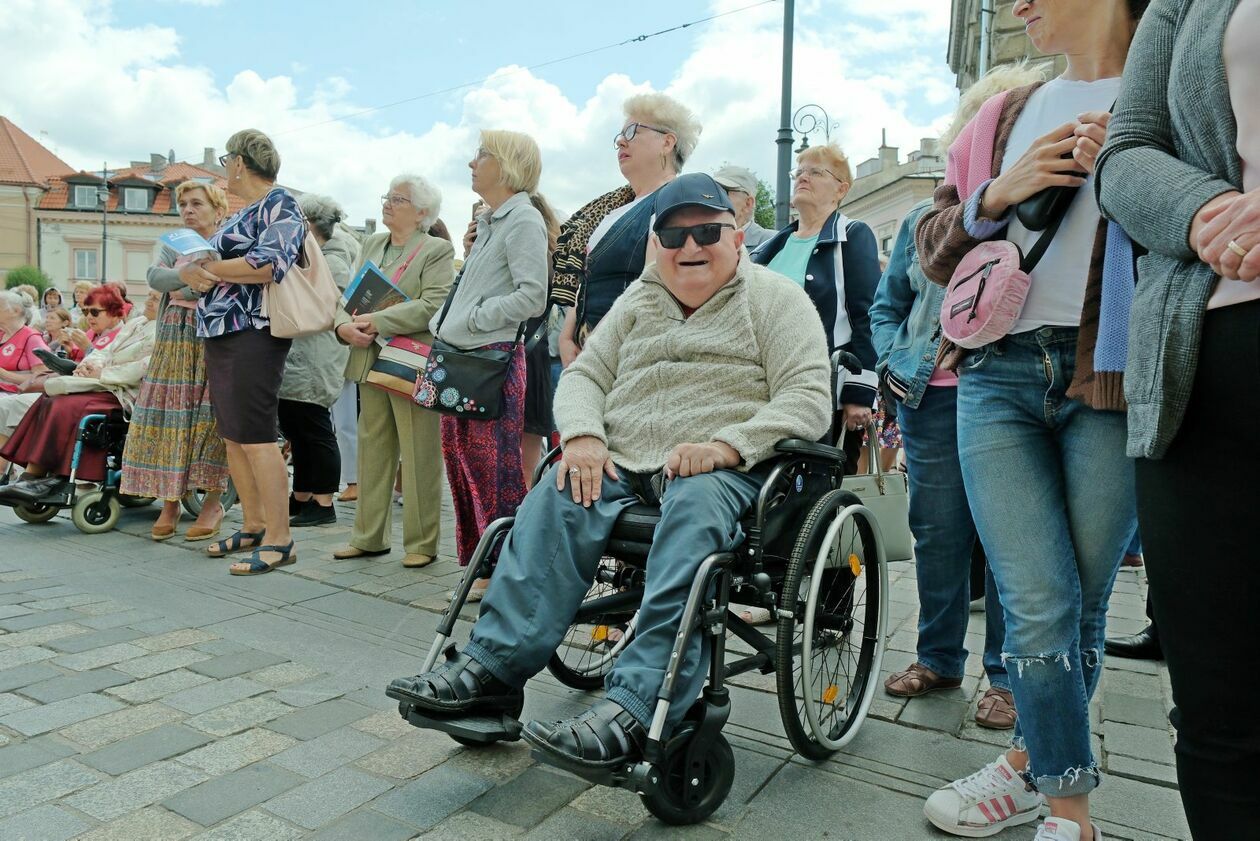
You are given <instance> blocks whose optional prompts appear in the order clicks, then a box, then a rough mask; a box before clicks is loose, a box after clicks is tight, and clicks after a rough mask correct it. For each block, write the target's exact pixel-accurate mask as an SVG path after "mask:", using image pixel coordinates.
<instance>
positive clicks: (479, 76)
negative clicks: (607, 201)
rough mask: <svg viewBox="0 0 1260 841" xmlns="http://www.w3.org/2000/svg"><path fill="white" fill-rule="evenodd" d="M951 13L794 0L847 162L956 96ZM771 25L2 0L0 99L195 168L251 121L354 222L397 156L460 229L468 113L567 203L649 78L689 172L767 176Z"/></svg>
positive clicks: (57, 133)
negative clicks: (535, 151) (662, 98)
mask: <svg viewBox="0 0 1260 841" xmlns="http://www.w3.org/2000/svg"><path fill="white" fill-rule="evenodd" d="M755 4H759V5H755ZM747 7H752V8H747ZM949 7H950V4H949V3H947V2H945V0H899V2H894V3H890V2H887V0H798V2H797V12H796V45H795V51H796V59H795V73H794V85H793V88H794V90H793V101H794V105H796V106H799V105H802V104H805V103H810V102H813V103H818V104H820V105H822V106H823V107H824V108H826V109H827V111H828V112H830V115H831V118H832V120H833V123H834V125H833V128H832V139H834V140H837V141H839V142H840V143H841V145H842V146H843V147H844V148H845V149H846V151H847V152H848V153H849V155H850V157H851V158H852V159H853V161H854V163H855V164H856V163H857V162H859V161H861V160H863V159H865V158H868V157H871V156H873V155H874V154H875V150H876V148H877V147H878V146H879V142H880V132H881V130H882V129H886V130H887V132H888V139H889V143H890V144H892V145H899V146H901V148H902V154H903V156H904V154H905V153H907V152H909V151H910V150H912V149H915V148H917V147H918V142H919V138H920V137H924V136H931V135H934V134H935V133H937V132H938V131H939V130H940V128H941V127H942V124H943V123H944V122H945V121H946V120H947V117H948V114H949V113H950V111H951V110H952V108H953V105H954V103H955V101H956V91H955V90H954V86H953V76H952V74H951V73H950V72H949V68H948V67H947V66H946V64H945V49H946V39H947V35H948V29H949V22H948V18H949ZM723 13H728V14H724V15H723V16H722V17H720V18H718V19H716V20H712V21H709V22H707V23H703V24H697V25H695V26H691V27H687V28H685V29H681V30H679V31H675V32H670V33H667V34H663V35H659V36H656V37H653V38H650V39H648V40H646V41H643V42H634V43H630V44H626V45H622V46H616V47H612V48H610V49H598V50H597V48H602V47H608V46H610V45H613V44H618V43H620V42H623V41H626V40H628V39H631V38H634V37H636V36H638V35H643V34H650V33H654V32H658V31H660V30H664V29H668V28H670V27H674V26H677V25H679V24H682V23H686V22H688V21H695V20H698V19H701V18H705V17H708V16H711V15H715V14H723ZM782 19H783V6H782V3H781V2H778V1H777V0H774V1H772V2H768V3H760V0H534V2H530V3H522V2H520V0H472V2H449V0H361V2H358V3H347V2H337V3H333V2H327V0H304V2H296V0H266V2H263V0H3V3H0V43H3V44H6V45H9V48H8V49H6V61H5V68H4V72H3V73H2V74H0V114H3V115H4V116H6V117H8V118H9V119H11V120H13V121H14V122H15V123H17V124H18V125H19V126H21V127H22V128H23V129H25V130H26V131H27V132H28V133H30V134H31V135H32V136H34V137H36V138H37V139H40V140H41V141H43V142H44V143H45V144H46V145H47V146H49V147H50V148H51V149H53V150H54V151H55V152H56V153H57V154H58V155H60V156H61V157H62V158H63V159H65V160H66V161H67V162H68V163H69V164H70V165H71V166H74V167H76V168H87V169H92V168H99V167H100V165H101V162H102V161H108V162H109V164H110V166H111V167H114V166H123V165H126V164H127V162H128V161H130V160H132V159H136V160H140V159H147V158H148V155H149V153H151V152H159V153H161V154H165V153H166V152H167V150H168V149H174V150H175V154H176V157H177V158H179V159H181V160H191V161H193V162H197V161H199V160H200V159H201V150H202V148H203V147H205V146H214V147H216V148H217V149H218V150H219V151H220V152H221V151H222V147H223V143H224V141H225V140H226V139H227V137H228V136H229V135H230V134H232V132H233V131H235V130H236V129H239V128H244V127H251V126H252V127H255V128H260V129H262V130H263V131H265V132H267V133H268V134H270V135H271V136H272V138H273V139H274V140H275V142H276V145H277V146H278V148H279V149H280V152H281V155H282V157H283V161H284V164H283V169H282V171H281V180H282V181H283V182H285V183H288V184H292V185H293V186H295V187H298V188H300V189H302V190H307V191H314V192H320V193H327V194H329V195H332V196H333V197H335V198H337V199H338V200H339V201H341V202H342V204H343V205H344V206H345V207H346V209H347V210H348V211H349V213H350V219H351V221H354V222H361V221H362V220H363V219H364V218H368V217H378V216H379V202H378V197H379V196H380V194H381V193H382V192H384V190H385V188H386V187H387V185H388V183H389V179H390V178H391V177H392V176H394V175H396V174H398V173H400V172H407V171H413V172H419V173H421V174H423V175H425V176H426V177H428V178H430V179H431V180H433V181H434V182H435V183H436V184H438V186H439V187H440V188H441V189H442V192H443V195H444V203H443V204H444V210H443V216H445V217H446V218H447V219H448V221H450V222H452V223H453V224H452V225H451V227H452V229H458V228H459V227H462V224H461V223H462V221H463V220H465V219H466V218H467V216H468V212H469V208H470V207H471V204H472V202H473V200H474V198H475V197H474V196H473V194H472V192H471V191H470V189H469V186H468V184H469V181H468V169H467V161H468V159H469V157H470V156H471V155H472V153H473V151H474V150H475V148H476V146H477V131H478V129H480V128H511V129H516V130H520V131H526V132H529V133H530V134H532V135H533V136H534V137H535V138H536V139H537V140H538V142H539V145H540V146H541V147H542V151H543V163H544V172H543V182H542V191H543V192H544V193H546V194H547V196H548V197H549V198H550V199H551V200H552V202H553V203H554V204H555V205H556V206H557V207H559V208H561V209H562V210H565V211H571V210H573V209H574V208H576V207H578V206H579V205H581V204H582V203H584V202H585V201H587V200H589V199H590V198H592V197H594V196H595V195H598V194H599V193H601V192H604V191H606V190H608V189H611V188H612V187H614V186H617V185H618V184H619V183H620V176H619V173H618V171H617V166H616V159H615V155H614V153H613V151H612V145H611V140H612V137H613V135H614V134H615V133H616V132H617V130H618V129H619V128H620V126H621V121H622V115H621V102H622V101H623V100H624V99H625V98H626V97H627V96H628V95H630V94H632V93H636V92H639V91H645V90H662V91H665V92H666V93H669V94H670V95H672V96H675V97H677V98H678V99H680V100H681V101H682V102H684V103H685V104H686V105H688V106H689V107H690V108H692V109H693V110H694V111H695V112H696V113H697V115H698V116H699V118H700V120H701V122H702V123H703V124H704V133H703V135H702V136H701V139H700V144H699V146H698V148H697V150H696V153H695V155H694V156H693V158H692V160H691V162H690V163H689V165H688V168H689V169H712V168H714V167H716V166H719V165H721V164H722V163H724V162H728V161H729V162H734V163H740V164H744V165H747V166H751V167H752V168H753V169H755V170H756V171H757V172H758V173H760V174H761V175H762V177H763V178H765V179H766V180H767V181H768V182H772V180H773V179H772V174H773V168H774V161H775V147H774V138H775V133H776V130H777V128H778V120H779V87H780V82H779V69H780V49H781V27H782ZM14 45H16V48H15V46H14ZM587 50H597V51H595V52H592V53H591V54H589V55H585V56H581V57H578V58H574V59H571V60H567V61H559V62H555V63H551V64H547V65H546V66H541V67H540V66H538V65H542V64H544V63H547V62H553V61H555V60H556V59H562V58H565V57H567V56H572V55H574V54H577V53H581V52H584V51H587ZM531 67H532V68H533V69H528V68H531ZM466 83H473V84H471V85H467V84H466ZM404 100H405V101H404ZM393 103H399V104H393ZM381 106H387V107H381ZM360 112H367V113H360Z"/></svg>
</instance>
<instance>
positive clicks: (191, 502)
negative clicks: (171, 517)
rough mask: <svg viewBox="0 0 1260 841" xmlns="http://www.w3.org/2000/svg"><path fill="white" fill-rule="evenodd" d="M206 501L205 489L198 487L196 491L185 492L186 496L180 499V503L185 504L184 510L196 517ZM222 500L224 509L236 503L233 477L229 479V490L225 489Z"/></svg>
mask: <svg viewBox="0 0 1260 841" xmlns="http://www.w3.org/2000/svg"><path fill="white" fill-rule="evenodd" d="M205 501H206V492H205V490H203V489H202V488H197V490H195V491H189V492H188V493H186V494H184V498H183V499H182V500H180V504H182V505H183V506H184V510H185V511H187V512H188V513H189V515H191V516H193V517H196V516H198V515H199V514H201V506H202V505H203V504H204V503H205ZM220 502H222V503H223V510H224V511H229V510H231V508H232V506H233V505H235V504H236V485H233V484H232V480H231V479H228V484H227V490H226V491H224V492H223V496H222V497H220Z"/></svg>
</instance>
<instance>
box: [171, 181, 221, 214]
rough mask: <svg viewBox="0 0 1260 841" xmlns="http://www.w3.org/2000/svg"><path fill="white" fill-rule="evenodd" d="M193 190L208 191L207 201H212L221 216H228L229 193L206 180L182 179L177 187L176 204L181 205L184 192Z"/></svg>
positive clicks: (211, 204) (212, 205)
mask: <svg viewBox="0 0 1260 841" xmlns="http://www.w3.org/2000/svg"><path fill="white" fill-rule="evenodd" d="M192 190H204V191H205V193H206V201H208V202H210V206H211V207H213V208H214V209H215V210H217V211H219V215H220V216H227V212H228V197H227V193H225V192H223V190H222V189H221V188H220V187H218V185H215V184H207V183H205V182H204V181H182V182H180V183H179V184H178V185H176V187H175V204H176V205H177V206H178V205H179V200H180V199H182V198H183V197H184V193H187V192H190V191H192Z"/></svg>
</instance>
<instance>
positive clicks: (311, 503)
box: [289, 499, 337, 528]
mask: <svg viewBox="0 0 1260 841" xmlns="http://www.w3.org/2000/svg"><path fill="white" fill-rule="evenodd" d="M298 505H300V506H301V510H300V511H298V512H297V515H296V516H293V517H290V518H289V525H290V526H293V527H295V528H297V527H301V526H330V525H332V524H333V523H335V522H337V509H336V508H333V507H332V506H331V505H320V504H319V503H318V502H316V501H315V500H313V499H308V500H306V502H299V503H298Z"/></svg>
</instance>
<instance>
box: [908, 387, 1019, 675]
mask: <svg viewBox="0 0 1260 841" xmlns="http://www.w3.org/2000/svg"><path fill="white" fill-rule="evenodd" d="M957 416H958V389H956V388H951V387H948V386H928V388H927V391H926V392H924V394H923V400H922V401H921V402H920V403H919V406H918V408H916V409H911V408H908V407H906V406H899V407H898V408H897V419H898V423H900V424H901V436H902V443H903V444H904V445H905V448H906V467H907V473H908V474H909V479H910V531H911V533H913V534H914V560H915V571H916V575H917V582H918V587H919V642H918V645H917V655H916V656H917V659H918V661H919V662H920V663H922V664H923V665H924V666H927V667H928V668H929V669H931V670H932V671H934V672H936V673H937V674H938V675H940V676H941V677H948V678H961V677H962V676H963V670H964V666H965V664H966V660H967V648H966V646H965V645H964V640H965V639H966V635H967V621H968V619H969V617H970V602H971V593H970V584H971V581H970V569H971V554H972V549H973V548H974V546H975V542H976V524H975V523H974V522H972V519H971V508H970V507H968V505H967V492H966V490H965V489H964V487H963V476H962V466H961V465H960V464H959V463H958V423H957ZM984 594H985V595H984V602H985V634H984V671H985V673H986V674H987V675H988V677H989V685H990V686H995V687H997V688H999V689H1010V688H1011V685H1010V680H1009V679H1008V678H1007V676H1006V666H1005V665H1004V664H1003V663H1002V640H1003V638H1004V637H1005V635H1006V626H1005V623H1004V622H1003V621H1002V605H1001V603H1000V602H999V601H998V593H997V586H996V585H995V584H994V583H993V572H992V570H989V569H986V572H985V588H984Z"/></svg>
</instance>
